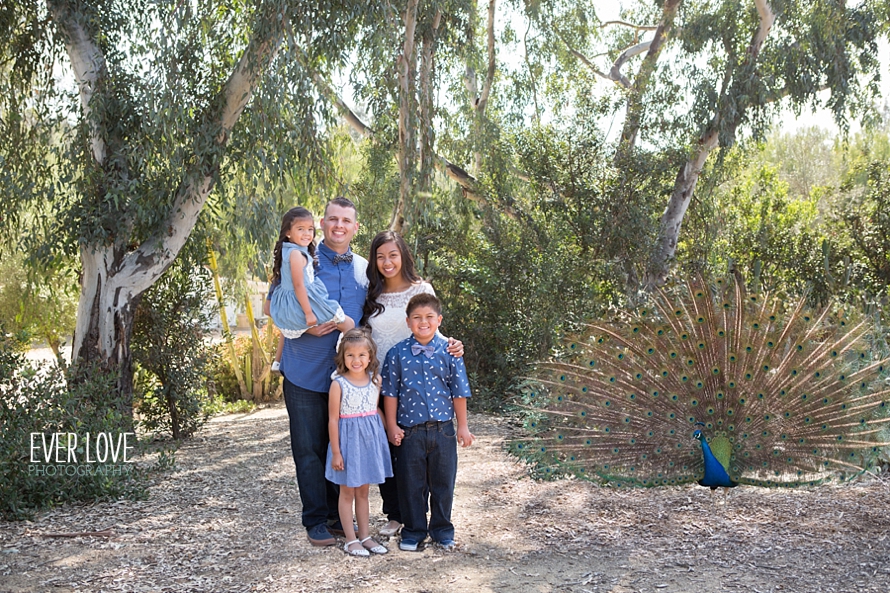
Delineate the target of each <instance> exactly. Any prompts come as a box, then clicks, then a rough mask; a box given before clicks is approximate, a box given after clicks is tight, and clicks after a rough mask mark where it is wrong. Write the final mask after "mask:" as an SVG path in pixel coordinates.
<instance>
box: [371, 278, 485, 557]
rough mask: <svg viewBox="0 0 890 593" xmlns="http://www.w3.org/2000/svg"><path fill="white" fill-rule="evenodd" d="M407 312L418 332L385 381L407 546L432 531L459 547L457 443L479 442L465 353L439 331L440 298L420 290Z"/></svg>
mask: <svg viewBox="0 0 890 593" xmlns="http://www.w3.org/2000/svg"><path fill="white" fill-rule="evenodd" d="M406 314H407V317H408V318H407V323H408V328H409V329H410V330H411V333H412V334H413V335H412V336H411V337H410V338H408V339H406V340H402V341H401V342H399V343H398V344H396V345H395V346H393V347H392V348H391V349H390V351H389V352H388V353H387V355H386V360H385V361H384V364H383V385H382V393H383V395H384V400H383V406H384V412H385V416H386V434H387V437H388V438H389V441H390V442H391V443H392V444H393V445H395V446H397V447H398V448H399V450H398V455H397V459H396V472H395V473H396V480H397V484H398V489H399V506H400V508H401V510H402V521H403V522H404V527H402V540H401V542H399V549H400V550H405V551H409V552H416V551H417V550H418V548H419V547H420V545H421V543H423V540H425V539H426V536H427V535H429V536H430V537H431V538H432V539H433V541H434V542H436V543H438V544H439V545H440V546H442V547H443V548H444V549H446V550H453V549H454V546H455V544H454V525H452V523H451V505H452V502H453V500H454V482H455V478H456V477H457V443H460V444H461V446H463V447H469V446H470V445H472V444H473V441H474V440H475V437H474V436H473V435H472V434H471V433H470V429H469V428H468V427H467V398H468V397H470V383H469V381H468V380H467V370H466V368H465V367H464V361H463V358H455V357H453V356H451V355H450V354H448V353H447V352H446V351H445V348H446V347H447V346H448V340H446V339H445V338H444V337H442V336H441V335H439V334H438V333H437V330H438V329H439V325H440V324H441V323H442V305H441V303H440V302H439V299H437V298H436V297H435V296H433V295H431V294H426V293H422V294H418V295H416V296H414V297H413V298H412V299H411V300H410V301H408V306H407V308H406ZM455 418H456V419H457V431H455V429H454V419H455ZM427 492H429V508H430V521H429V525H427V520H426V509H427V501H426V493H427Z"/></svg>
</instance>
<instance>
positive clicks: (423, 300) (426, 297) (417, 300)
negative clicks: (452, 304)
mask: <svg viewBox="0 0 890 593" xmlns="http://www.w3.org/2000/svg"><path fill="white" fill-rule="evenodd" d="M418 307H429V308H430V309H432V310H433V311H435V312H436V315H441V314H442V301H440V300H439V299H438V298H437V297H436V295H434V294H429V293H427V292H422V293H420V294H416V295H414V296H413V297H411V300H410V301H408V306H407V307H405V315H406V316H408V317H411V313H413V312H414V309H417V308H418Z"/></svg>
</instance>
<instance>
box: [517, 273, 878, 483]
mask: <svg viewBox="0 0 890 593" xmlns="http://www.w3.org/2000/svg"><path fill="white" fill-rule="evenodd" d="M873 329H874V328H873V326H872V324H871V323H870V322H869V321H868V320H867V319H866V318H856V317H855V316H851V315H850V314H849V313H848V312H845V311H844V310H842V309H841V308H839V307H838V306H828V307H826V308H824V309H822V310H820V311H817V312H813V311H811V310H810V309H809V308H808V307H807V306H806V302H805V299H801V300H799V301H797V302H790V303H789V302H788V301H786V300H784V299H782V298H780V297H778V296H769V295H765V296H763V297H761V296H758V295H755V294H746V291H745V288H744V286H743V284H742V283H741V282H738V281H736V280H735V279H732V280H729V281H726V280H718V281H717V282H716V283H714V285H713V286H711V285H709V284H708V283H707V282H705V281H704V280H702V279H696V280H693V281H691V282H689V283H687V284H686V285H685V286H684V287H682V289H680V290H677V291H674V292H672V293H668V292H666V291H660V292H658V293H657V294H655V295H654V296H653V305H652V306H651V307H649V308H643V309H640V310H638V311H636V312H635V314H633V315H632V316H629V317H628V319H627V321H626V322H625V323H621V324H594V325H591V326H589V331H588V332H586V333H585V335H583V336H579V337H577V338H576V339H573V340H571V341H570V342H569V343H568V344H567V345H566V348H565V355H564V356H560V357H558V358H556V359H553V360H551V361H549V362H544V363H540V364H538V365H537V366H536V370H535V372H534V374H533V376H532V377H531V378H530V379H529V382H528V387H527V389H526V390H525V394H526V397H527V400H528V404H529V410H530V411H529V416H528V421H527V425H528V427H529V428H530V429H531V433H532V436H531V437H530V438H527V439H523V440H521V441H518V442H515V443H513V447H514V450H515V452H516V453H518V454H520V455H522V456H525V457H528V458H532V459H534V461H535V462H536V464H537V465H536V467H538V468H539V469H540V471H541V472H543V473H551V472H554V471H556V472H571V473H574V474H577V475H580V476H587V477H590V478H596V477H598V478H599V479H603V480H606V481H608V482H609V483H611V484H613V485H627V486H662V485H671V484H683V483H688V482H693V481H699V482H700V483H702V484H703V485H712V484H714V475H713V471H711V472H709V473H710V474H711V475H706V472H705V463H704V456H703V445H701V444H700V443H699V442H698V441H696V440H695V438H694V437H693V435H694V433H695V431H696V430H700V431H701V437H702V438H703V439H704V441H705V442H706V443H707V444H708V447H709V449H710V451H711V452H712V453H713V455H714V457H715V458H716V459H717V460H718V461H719V462H720V465H721V466H722V467H723V468H724V469H725V471H726V474H728V477H729V480H731V483H732V485H734V484H736V483H741V484H753V485H760V486H798V485H801V484H815V483H819V482H822V481H825V480H827V479H831V478H833V477H838V478H839V479H847V478H849V477H850V476H852V475H855V474H859V473H861V472H862V471H864V470H865V469H867V468H868V467H869V466H870V464H871V463H872V462H873V460H874V457H875V455H876V453H878V450H879V448H880V447H883V446H886V445H888V443H886V442H883V441H884V438H883V435H882V432H883V431H884V430H885V427H886V425H887V423H888V422H890V416H888V395H890V390H888V389H887V387H886V385H885V383H884V378H885V375H886V373H885V369H887V370H890V366H887V362H886V361H885V360H875V359H874V357H873V355H872V352H873V351H874V349H873V348H872V345H871V343H870V341H873V340H874V336H873V335H872V334H871V332H872V331H873ZM713 467H714V466H713V465H712V466H711V468H712V470H713ZM721 485H725V484H721Z"/></svg>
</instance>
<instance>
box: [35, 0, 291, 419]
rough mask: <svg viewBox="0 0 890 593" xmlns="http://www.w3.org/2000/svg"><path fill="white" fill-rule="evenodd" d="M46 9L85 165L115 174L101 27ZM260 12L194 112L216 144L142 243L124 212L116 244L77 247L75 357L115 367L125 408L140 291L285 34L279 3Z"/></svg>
mask: <svg viewBox="0 0 890 593" xmlns="http://www.w3.org/2000/svg"><path fill="white" fill-rule="evenodd" d="M48 9H49V13H50V17H51V18H52V19H53V20H54V21H55V23H56V25H57V26H58V28H59V31H60V32H61V35H62V36H63V38H64V39H65V44H66V49H67V52H68V57H69V59H70V61H71V66H72V70H73V73H74V77H75V82H76V84H77V88H78V92H79V95H80V103H81V108H82V109H83V112H84V117H85V119H86V122H87V124H88V131H89V143H90V148H91V155H92V162H91V163H89V164H87V165H85V168H87V169H90V168H93V169H95V170H97V171H98V173H99V175H100V176H102V177H105V178H106V179H110V180H115V181H116V179H115V177H116V176H120V175H125V174H126V172H125V171H120V170H118V169H117V168H116V166H117V164H116V163H114V164H109V163H108V162H107V161H108V159H107V156H108V154H110V153H111V152H113V151H112V150H110V149H109V144H111V146H112V148H113V149H115V150H117V149H118V148H119V147H120V145H121V144H122V141H121V140H120V139H116V138H108V137H107V136H106V134H107V133H110V132H108V130H113V129H115V125H114V123H113V122H111V121H109V120H110V118H111V117H113V116H112V115H110V114H109V113H108V112H107V111H105V108H104V101H102V100H100V101H94V98H97V99H106V97H105V96H103V93H105V90H106V86H107V85H106V84H105V81H106V78H107V76H108V72H107V68H106V65H105V57H104V54H103V53H102V50H101V47H100V45H99V43H98V41H96V39H94V38H93V37H91V36H90V32H93V34H98V33H100V32H95V30H94V28H93V26H92V25H88V24H85V23H84V22H83V18H84V17H83V16H82V15H80V14H79V13H78V12H77V5H76V3H73V2H66V1H64V0H51V1H50V2H49V3H48ZM258 18H259V20H258V21H257V23H256V28H255V32H254V35H253V38H252V40H251V41H250V42H249V43H248V45H247V48H246V49H245V51H244V53H243V54H242V56H241V59H240V60H239V61H238V64H237V65H236V66H235V69H234V71H233V72H232V74H231V76H230V78H229V80H228V81H227V82H226V84H225V85H224V87H223V88H222V89H221V91H220V96H219V97H218V99H217V100H215V101H212V102H210V104H212V105H213V106H214V107H212V108H209V109H210V111H208V112H203V113H200V111H201V110H200V109H198V110H197V111H199V114H198V115H197V116H196V117H198V118H200V121H204V122H205V123H204V124H202V125H201V126H199V129H198V131H197V135H198V137H205V136H209V137H212V138H215V139H216V143H215V146H212V147H210V148H209V149H208V150H207V151H206V152H205V153H203V154H198V153H196V154H195V155H194V157H195V158H194V160H193V164H192V166H191V168H190V169H189V170H187V171H185V172H184V175H183V178H182V180H181V182H180V185H179V187H178V188H175V197H174V201H173V205H172V207H171V209H170V211H169V213H168V214H167V216H166V218H165V219H164V220H163V221H162V222H161V223H160V224H159V225H158V227H157V230H156V231H155V233H154V234H153V235H152V236H150V237H148V238H147V239H146V240H145V241H143V242H142V243H141V244H140V245H138V246H135V247H130V246H129V242H130V237H129V235H128V232H129V230H130V228H131V227H132V221H130V220H128V219H126V217H124V218H123V219H121V220H118V221H117V224H116V225H115V228H113V229H108V230H109V233H108V234H109V236H114V237H117V238H116V240H115V242H114V243H111V244H106V243H102V244H86V245H84V246H82V247H81V251H80V257H81V264H82V268H83V269H82V280H81V295H80V300H79V303H78V308H77V325H76V328H75V331H74V343H73V353H72V363H73V365H75V366H77V365H79V364H81V363H91V362H92V363H96V364H97V365H98V366H99V367H100V368H103V369H106V370H113V371H117V372H119V374H120V375H119V380H118V392H119V395H120V402H121V406H122V408H124V409H127V410H132V368H131V356H130V337H131V335H132V330H133V317H134V314H135V310H136V305H137V303H138V300H139V298H140V295H141V294H142V293H143V292H144V291H145V290H147V289H148V288H149V287H151V285H152V284H154V282H155V281H157V279H158V278H160V276H161V275H162V274H163V273H164V271H165V270H166V269H167V268H168V267H169V266H170V264H171V263H172V262H173V260H174V259H175V258H176V256H177V255H178V254H179V251H180V250H181V249H182V246H183V245H184V244H185V242H186V240H187V239H188V236H189V234H190V233H191V231H192V229H193V228H194V226H195V223H196V222H197V219H198V214H199V213H200V212H201V209H202V208H203V206H204V203H205V201H206V200H207V196H208V195H209V194H210V191H211V189H212V188H213V185H214V183H215V180H216V175H217V172H218V169H219V164H220V162H221V160H222V158H223V156H224V152H225V151H224V147H225V145H226V144H227V142H228V138H229V134H230V133H231V130H232V128H233V127H234V125H235V122H236V121H237V120H238V118H239V116H240V115H241V112H242V111H243V110H244V107H245V106H246V105H247V102H248V101H249V100H250V98H251V96H252V94H253V91H254V89H255V88H256V86H257V84H258V82H259V78H260V75H261V73H262V71H263V70H264V69H265V67H266V66H267V65H268V64H269V62H271V60H272V59H273V58H274V56H275V54H276V53H277V51H278V46H279V43H280V40H281V39H282V37H283V31H284V29H283V28H284V18H283V15H282V14H280V7H277V6H274V5H270V6H268V7H267V9H266V10H265V11H264V13H263V14H262V15H261V16H260V17H258ZM96 95H98V97H96ZM97 185H98V186H99V187H103V186H104V185H105V184H102V183H99V184H97ZM108 185H111V184H110V183H109V184H108ZM98 191H102V190H101V189H100V190H98ZM87 199H89V198H87Z"/></svg>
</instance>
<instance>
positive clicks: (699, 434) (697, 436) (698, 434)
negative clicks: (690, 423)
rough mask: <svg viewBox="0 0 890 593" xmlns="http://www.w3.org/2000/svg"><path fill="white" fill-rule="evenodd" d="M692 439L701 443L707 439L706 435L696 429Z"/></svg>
mask: <svg viewBox="0 0 890 593" xmlns="http://www.w3.org/2000/svg"><path fill="white" fill-rule="evenodd" d="M692 438H694V439H695V440H697V441H701V440H702V439H704V438H705V435H703V434H702V432H701V431H700V430H698V429H696V430H695V432H693V433H692Z"/></svg>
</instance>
